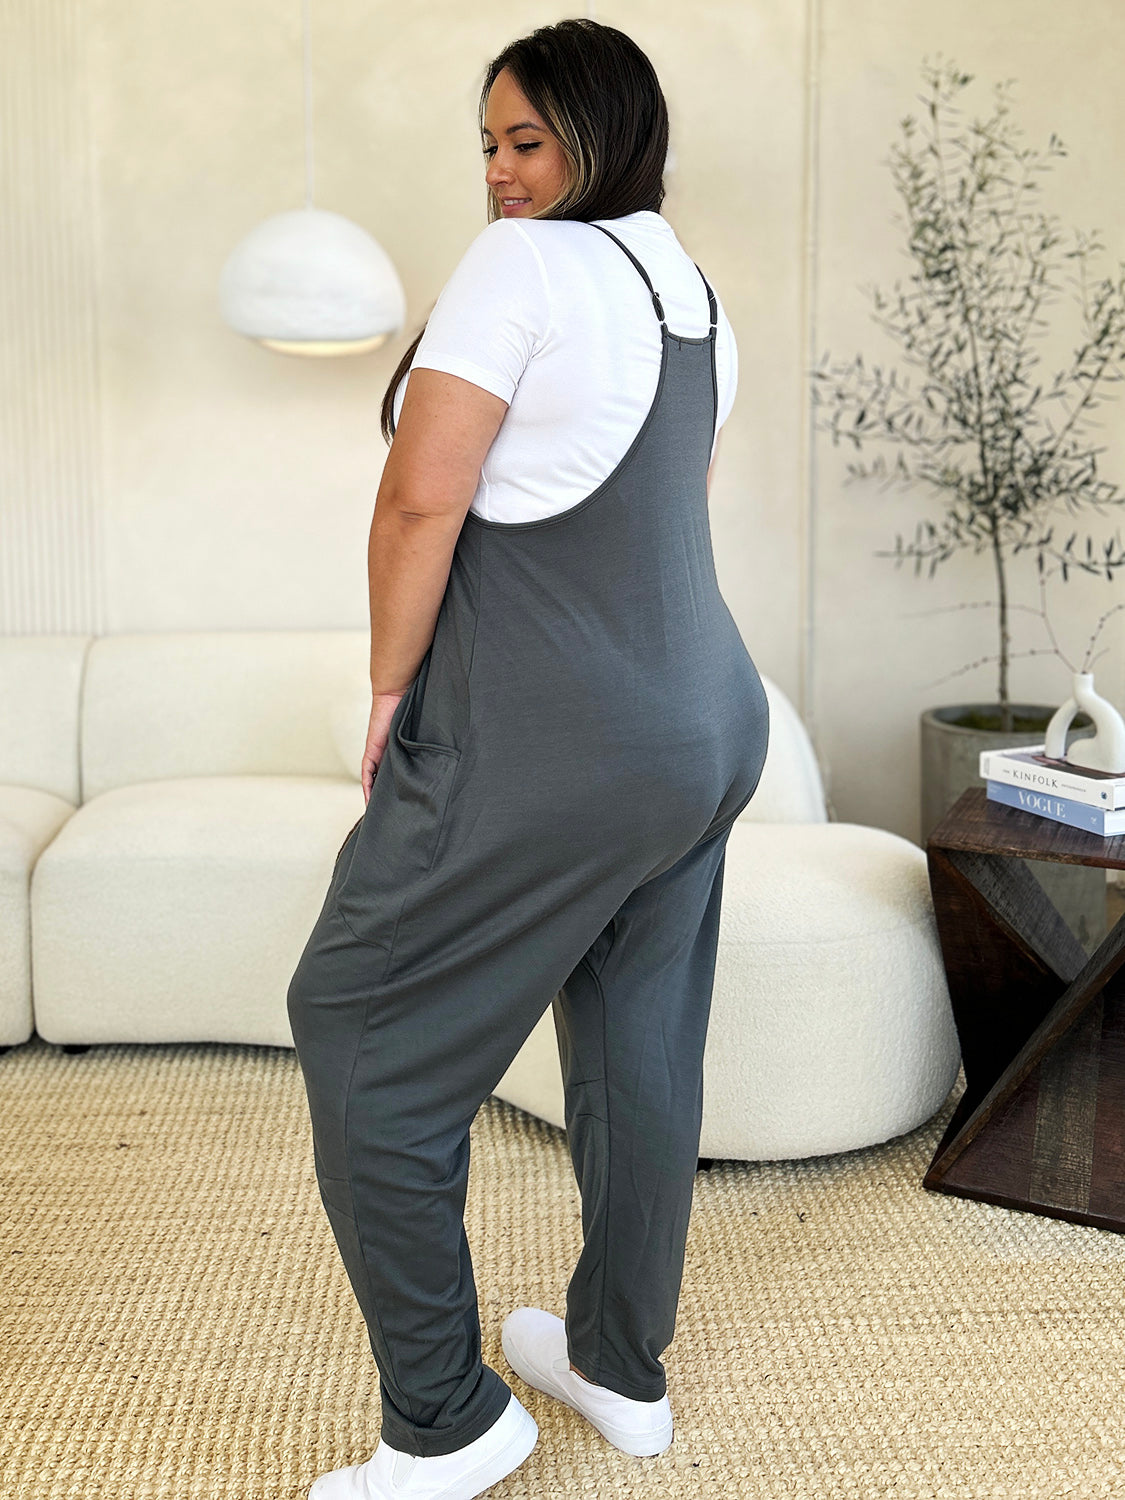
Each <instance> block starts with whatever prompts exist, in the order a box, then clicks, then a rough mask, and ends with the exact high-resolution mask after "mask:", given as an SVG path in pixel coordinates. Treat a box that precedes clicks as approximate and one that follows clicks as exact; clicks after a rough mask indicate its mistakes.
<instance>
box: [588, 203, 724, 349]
mask: <svg viewBox="0 0 1125 1500" xmlns="http://www.w3.org/2000/svg"><path fill="white" fill-rule="evenodd" d="M588 222H589V223H590V224H591V225H592V227H593V228H594V229H600V230H601V232H602V233H603V234H608V235H609V237H610V239H611V240H613V242H614V244H616V245H620V247H621V249H622V250H624V252H625V254H626V255H627V256H628V257H629V259H630V260H631V261H632V262H633V264H634V265H635V266H636V268H637V270H638V271H639V272H640V273H641V275H642V276H643V277H644V281H645V286H647V287H648V289H649V292H650V293H651V294H652V305H653V307H654V308H655V309H656V316H657V317H658V318H659V319H660V326H661V328H662V329H663V330H664V332H665V333H667V332H668V324H667V323H666V322H665V321H664V304H663V303H662V302H661V300H660V293H659V292H658V291H656V289H655V288H654V287H653V284H652V282H651V280H650V279H649V274H648V272H647V271H646V270H645V268H644V266H642V265H641V263H640V261H639V260H638V259H637V257H636V256H635V255H634V254H633V252H632V251H631V250H630V249H629V247H628V245H626V244H624V243H623V242H622V241H621V240H619V239H618V238H617V236H616V235H615V234H613V233H611V232H610V230H608V229H607V228H606V227H605V225H604V224H595V223H594V221H593V220H592V219H591V220H589V221H588ZM692 265H693V266H695V269H696V270H697V271H699V274H700V276H701V277H702V280H703V285H704V286H705V287H706V288H707V308H708V312H709V313H710V317H711V331H713V330H714V329H716V328H717V327H718V325H719V312H718V307H717V305H716V303H715V293H714V292H713V291H712V290H711V284H710V282H709V281H708V280H707V278H706V276H704V275H703V272H702V271H700V270H699V266H698V265H697V264H696V262H695V261H692Z"/></svg>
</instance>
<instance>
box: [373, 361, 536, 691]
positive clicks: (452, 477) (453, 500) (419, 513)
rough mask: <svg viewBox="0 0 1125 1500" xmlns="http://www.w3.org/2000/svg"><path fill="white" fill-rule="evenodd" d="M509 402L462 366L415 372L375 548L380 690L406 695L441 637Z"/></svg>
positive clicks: (376, 686)
mask: <svg viewBox="0 0 1125 1500" xmlns="http://www.w3.org/2000/svg"><path fill="white" fill-rule="evenodd" d="M507 410H508V403H507V402H506V401H502V400H501V399H500V397H499V396H494V395H493V394H492V392H491V391H486V390H484V388H483V387H482V386H479V385H474V384H473V383H472V382H471V381H469V380H462V379H461V377H460V376H459V375H448V374H446V372H445V371H444V370H428V369H425V368H424V367H419V368H418V369H415V370H413V371H412V372H411V375H410V379H409V381H408V382H407V387H406V395H405V397H404V399H403V403H402V414H401V416H400V418H399V422H398V426H397V427H396V429H395V435H394V441H393V442H392V443H391V447H390V452H389V453H388V454H387V462H386V464H385V465H384V467H383V476H382V479H381V480H380V483H379V492H378V494H377V496H376V499H375V514H374V516H373V517H372V521H371V533H370V537H369V539H368V547H367V575H368V587H369V593H370V601H371V690H372V692H373V693H375V694H376V695H378V694H380V693H385V694H392V695H397V696H399V697H401V696H402V694H403V693H404V692H405V691H406V689H407V687H408V686H409V684H410V682H411V680H412V679H413V677H414V674H415V673H416V672H417V670H418V668H419V666H420V665H421V662H422V658H423V656H425V654H426V651H427V649H428V648H429V645H430V642H431V641H432V640H433V636H434V627H435V625H436V624H437V616H438V610H439V608H440V607H441V600H442V596H443V594H444V593H445V586H446V583H447V582H448V580H449V569H450V565H451V563H452V560H453V549H454V547H455V546H456V544H457V537H458V535H459V534H460V531H461V527H462V525H463V523H464V520H465V513H466V512H467V511H468V509H469V506H470V505H471V504H472V501H473V496H474V495H475V494H476V490H477V484H478V482H479V480H480V470H481V465H482V464H483V462H484V459H485V455H486V454H487V452H488V450H489V448H490V447H491V445H492V441H493V439H494V438H495V436H496V434H497V432H498V431H499V428H500V423H501V422H502V421H503V418H504V413H505V412H506V411H507Z"/></svg>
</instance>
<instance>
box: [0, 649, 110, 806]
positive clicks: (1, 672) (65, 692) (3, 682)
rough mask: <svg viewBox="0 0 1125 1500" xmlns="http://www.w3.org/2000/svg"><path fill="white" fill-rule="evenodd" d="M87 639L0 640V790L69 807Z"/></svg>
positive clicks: (75, 793) (75, 784)
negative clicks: (49, 797) (34, 793)
mask: <svg viewBox="0 0 1125 1500" xmlns="http://www.w3.org/2000/svg"><path fill="white" fill-rule="evenodd" d="M90 641H91V637H90V636H87V635H6V636H0V785H11V786H23V787H35V788H38V790H39V791H42V792H51V793H53V795H54V796H55V797H60V798H62V799H63V801H65V802H67V803H70V804H72V805H73V804H74V803H76V802H78V800H79V798H80V796H81V791H80V783H79V773H78V706H79V702H80V700H81V690H82V665H83V662H84V660H85V657H86V651H87V648H88V647H89V645H90Z"/></svg>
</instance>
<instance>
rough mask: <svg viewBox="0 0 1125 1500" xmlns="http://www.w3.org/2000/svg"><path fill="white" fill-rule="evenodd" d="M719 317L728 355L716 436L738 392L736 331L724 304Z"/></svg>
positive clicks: (728, 414) (716, 424) (716, 422)
mask: <svg viewBox="0 0 1125 1500" xmlns="http://www.w3.org/2000/svg"><path fill="white" fill-rule="evenodd" d="M719 316H720V317H721V319H722V325H723V346H724V350H725V353H726V370H725V372H724V373H725V379H724V381H723V383H722V389H721V391H720V399H719V410H718V413H717V417H716V421H715V435H716V438H717V437H718V430H719V428H720V427H721V426H722V425H723V423H724V422H725V421H726V419H727V418H728V417H729V416H730V413H731V407H733V405H734V397H735V392H736V391H737V390H738V344H737V342H736V341H735V337H734V329H733V328H732V327H731V325H730V319H729V318H728V317H727V315H726V311H725V309H724V308H723V306H722V304H721V303H720V304H719Z"/></svg>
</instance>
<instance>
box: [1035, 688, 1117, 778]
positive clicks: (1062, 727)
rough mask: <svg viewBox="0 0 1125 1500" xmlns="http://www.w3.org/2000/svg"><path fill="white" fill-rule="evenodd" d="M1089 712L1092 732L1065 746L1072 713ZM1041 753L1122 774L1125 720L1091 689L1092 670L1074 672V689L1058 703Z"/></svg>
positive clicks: (1074, 764)
mask: <svg viewBox="0 0 1125 1500" xmlns="http://www.w3.org/2000/svg"><path fill="white" fill-rule="evenodd" d="M1078 713H1084V714H1088V715H1089V717H1090V718H1091V719H1092V720H1093V722H1094V733H1093V734H1092V735H1087V736H1086V737H1085V738H1084V739H1080V740H1072V741H1071V745H1070V749H1069V750H1068V749H1067V748H1066V732H1067V730H1068V729H1069V728H1070V721H1071V720H1072V719H1073V718H1074V716H1075V714H1078ZM1043 753H1044V755H1048V756H1050V757H1051V759H1052V760H1065V761H1069V762H1070V764H1071V765H1072V766H1085V767H1086V769H1087V770H1090V771H1110V772H1112V773H1113V774H1114V775H1117V776H1120V775H1125V720H1123V719H1122V717H1121V715H1120V714H1119V713H1118V712H1117V710H1116V709H1115V708H1114V706H1113V704H1112V703H1110V702H1108V701H1107V700H1106V699H1105V698H1102V697H1100V696H1099V695H1098V694H1097V693H1095V692H1094V674H1093V672H1075V673H1074V691H1073V693H1072V695H1071V697H1069V698H1068V699H1067V700H1066V702H1065V703H1062V704H1060V705H1059V707H1058V708H1057V709H1056V710H1055V712H1054V714H1053V715H1052V717H1051V721H1050V723H1049V724H1048V725H1047V733H1046V738H1045V740H1044V743H1043Z"/></svg>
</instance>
